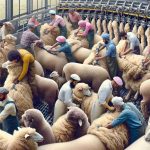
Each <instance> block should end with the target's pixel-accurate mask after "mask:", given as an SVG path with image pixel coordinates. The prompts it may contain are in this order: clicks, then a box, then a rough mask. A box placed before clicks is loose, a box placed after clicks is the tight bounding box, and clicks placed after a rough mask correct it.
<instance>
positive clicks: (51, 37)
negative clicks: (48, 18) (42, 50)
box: [40, 23, 60, 45]
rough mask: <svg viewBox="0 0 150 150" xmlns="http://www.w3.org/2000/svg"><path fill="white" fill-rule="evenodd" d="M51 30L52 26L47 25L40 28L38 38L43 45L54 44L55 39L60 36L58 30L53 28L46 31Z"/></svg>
mask: <svg viewBox="0 0 150 150" xmlns="http://www.w3.org/2000/svg"><path fill="white" fill-rule="evenodd" d="M51 28H52V26H50V25H48V24H47V23H45V24H44V25H42V26H41V29H40V38H41V40H42V41H43V42H44V44H45V45H53V44H55V43H56V37H57V36H59V35H60V31H59V28H55V29H54V30H52V31H47V30H50V29H51Z"/></svg>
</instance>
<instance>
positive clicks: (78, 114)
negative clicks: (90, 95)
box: [67, 107, 88, 127]
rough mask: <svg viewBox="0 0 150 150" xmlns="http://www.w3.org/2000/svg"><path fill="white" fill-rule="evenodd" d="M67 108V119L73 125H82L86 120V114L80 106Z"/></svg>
mask: <svg viewBox="0 0 150 150" xmlns="http://www.w3.org/2000/svg"><path fill="white" fill-rule="evenodd" d="M68 109H69V111H68V112H67V120H68V121H69V122H71V123H72V124H73V125H76V126H80V127H82V126H83V124H85V122H86V120H88V118H87V116H86V114H85V113H84V111H83V110H81V109H80V108H78V107H69V108H68Z"/></svg>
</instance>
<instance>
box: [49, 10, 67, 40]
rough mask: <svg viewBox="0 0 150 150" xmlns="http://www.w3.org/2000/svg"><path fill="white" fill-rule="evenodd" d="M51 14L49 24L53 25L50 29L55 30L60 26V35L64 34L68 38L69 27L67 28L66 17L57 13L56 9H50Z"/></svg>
mask: <svg viewBox="0 0 150 150" xmlns="http://www.w3.org/2000/svg"><path fill="white" fill-rule="evenodd" d="M49 14H50V18H51V22H50V24H49V25H50V26H53V27H52V28H51V29H50V31H51V30H53V29H54V28H56V27H59V29H60V35H62V36H64V37H66V38H67V28H66V23H65V21H64V19H63V18H62V17H61V16H59V15H56V11H55V10H50V11H49Z"/></svg>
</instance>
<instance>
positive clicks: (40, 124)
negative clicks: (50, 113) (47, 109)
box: [22, 109, 55, 145]
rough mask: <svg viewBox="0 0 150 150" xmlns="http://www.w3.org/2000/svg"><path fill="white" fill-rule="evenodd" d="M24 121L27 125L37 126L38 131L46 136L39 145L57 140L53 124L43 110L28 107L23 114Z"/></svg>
mask: <svg viewBox="0 0 150 150" xmlns="http://www.w3.org/2000/svg"><path fill="white" fill-rule="evenodd" d="M22 121H23V124H24V125H25V127H31V128H35V129H36V131H37V132H38V133H39V134H41V135H42V136H43V137H44V140H43V142H40V143H38V145H45V144H50V143H54V142H55V137H54V134H53V131H52V128H51V126H50V125H49V123H48V122H47V121H46V120H45V118H44V116H43V114H42V112H41V111H39V110H37V109H28V110H26V111H25V113H24V114H23V115H22Z"/></svg>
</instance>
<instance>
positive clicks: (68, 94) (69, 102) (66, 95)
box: [53, 74, 80, 122]
mask: <svg viewBox="0 0 150 150" xmlns="http://www.w3.org/2000/svg"><path fill="white" fill-rule="evenodd" d="M79 81H80V77H79V76H78V75H77V74H71V76H70V80H69V81H68V82H66V83H65V84H64V85H63V86H62V87H61V89H60V91H59V94H58V100H57V101H56V103H55V108H54V120H53V122H55V121H56V120H57V119H58V118H59V117H60V116H62V115H64V114H65V113H66V111H67V107H70V106H77V105H76V104H75V103H73V97H72V90H73V88H74V87H75V85H76V84H77V83H78V82H79Z"/></svg>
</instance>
